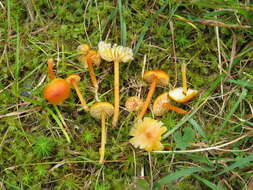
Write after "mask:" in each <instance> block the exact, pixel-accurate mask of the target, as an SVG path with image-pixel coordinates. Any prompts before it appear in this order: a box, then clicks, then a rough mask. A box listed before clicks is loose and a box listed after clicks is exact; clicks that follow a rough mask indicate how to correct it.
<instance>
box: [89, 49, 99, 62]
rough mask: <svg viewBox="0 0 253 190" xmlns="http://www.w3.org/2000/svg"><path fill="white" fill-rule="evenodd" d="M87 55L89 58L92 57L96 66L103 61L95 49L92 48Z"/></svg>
mask: <svg viewBox="0 0 253 190" xmlns="http://www.w3.org/2000/svg"><path fill="white" fill-rule="evenodd" d="M87 57H88V58H89V59H92V61H93V63H94V64H95V65H96V66H99V65H100V63H101V57H100V54H99V53H98V52H97V51H95V50H90V51H89V52H88V54H87Z"/></svg>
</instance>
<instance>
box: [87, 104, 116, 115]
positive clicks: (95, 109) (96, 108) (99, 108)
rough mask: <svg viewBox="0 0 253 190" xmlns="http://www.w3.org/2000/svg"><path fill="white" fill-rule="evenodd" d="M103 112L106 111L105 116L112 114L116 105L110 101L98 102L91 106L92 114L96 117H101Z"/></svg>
mask: <svg viewBox="0 0 253 190" xmlns="http://www.w3.org/2000/svg"><path fill="white" fill-rule="evenodd" d="M102 112H104V113H105V117H110V116H112V114H113V112H114V107H113V105H112V104H110V103H108V102H97V103H95V104H93V105H92V106H91V107H90V114H91V116H92V117H94V118H95V119H100V118H101V114H102Z"/></svg>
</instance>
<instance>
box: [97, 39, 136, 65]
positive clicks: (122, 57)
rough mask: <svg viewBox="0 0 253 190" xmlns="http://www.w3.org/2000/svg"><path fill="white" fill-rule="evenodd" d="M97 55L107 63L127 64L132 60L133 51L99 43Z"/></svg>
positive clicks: (115, 45)
mask: <svg viewBox="0 0 253 190" xmlns="http://www.w3.org/2000/svg"><path fill="white" fill-rule="evenodd" d="M98 53H99V54H100V56H101V57H102V58H103V59H104V60H106V61H108V62H111V61H118V62H124V63H125V62H129V61H131V60H133V50H132V49H131V48H128V47H123V46H118V45H117V44H114V45H111V43H106V42H103V41H101V42H99V43H98Z"/></svg>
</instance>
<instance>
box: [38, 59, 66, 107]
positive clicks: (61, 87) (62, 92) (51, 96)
mask: <svg viewBox="0 0 253 190" xmlns="http://www.w3.org/2000/svg"><path fill="white" fill-rule="evenodd" d="M53 65H54V61H53V59H48V61H47V70H48V76H49V78H50V79H51V80H52V81H50V82H49V83H48V84H47V86H46V87H45V88H44V91H43V96H44V98H45V99H47V101H48V102H49V103H51V104H60V103H62V102H63V101H64V100H66V99H67V98H68V97H69V96H70V85H69V83H68V82H67V81H66V80H64V79H62V78H55V74H54V71H53Z"/></svg>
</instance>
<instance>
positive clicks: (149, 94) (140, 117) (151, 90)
mask: <svg viewBox="0 0 253 190" xmlns="http://www.w3.org/2000/svg"><path fill="white" fill-rule="evenodd" d="M157 82H158V79H157V77H154V78H153V81H152V83H151V85H150V88H149V91H148V95H147V98H146V100H145V103H144V105H143V106H142V109H141V112H140V113H139V114H138V116H137V119H142V118H143V116H144V115H145V113H146V111H147V109H148V106H149V104H150V101H151V98H152V96H153V94H154V92H155V88H156V85H157Z"/></svg>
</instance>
